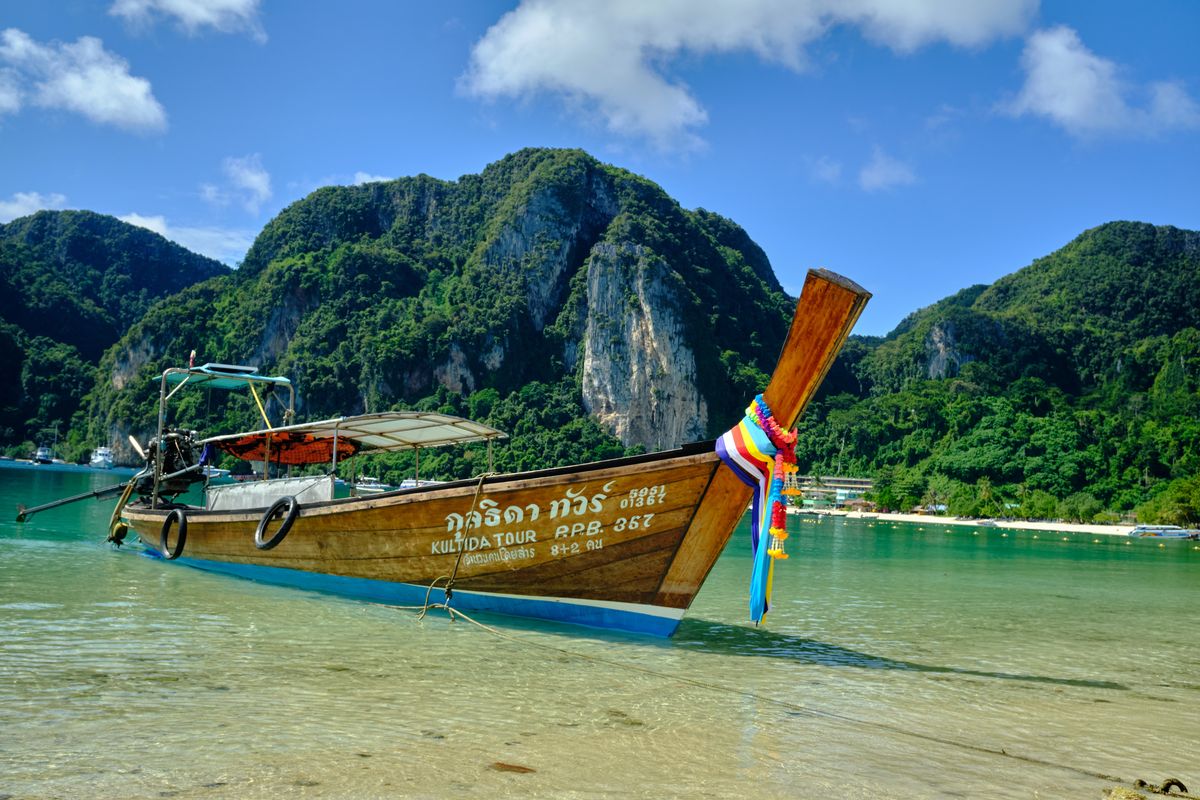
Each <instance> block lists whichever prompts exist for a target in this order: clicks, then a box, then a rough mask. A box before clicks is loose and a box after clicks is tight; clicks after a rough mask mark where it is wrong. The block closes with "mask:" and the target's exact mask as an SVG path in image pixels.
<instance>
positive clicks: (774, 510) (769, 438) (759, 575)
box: [717, 394, 796, 624]
mask: <svg viewBox="0 0 1200 800" xmlns="http://www.w3.org/2000/svg"><path fill="white" fill-rule="evenodd" d="M717 455H719V456H720V457H721V460H722V461H724V462H725V464H726V465H727V466H728V467H729V468H730V469H732V470H733V473H734V475H736V476H737V477H738V479H739V480H740V481H741V482H742V483H744V484H746V485H747V486H749V487H751V488H752V489H755V492H754V502H753V505H752V507H751V512H750V515H751V524H750V545H751V548H752V552H753V554H754V570H753V572H752V574H751V576H750V620H751V621H752V622H754V623H755V624H758V623H760V622H762V619H763V617H764V616H765V615H766V613H767V608H768V606H769V604H770V600H771V579H772V576H773V573H774V568H775V561H776V560H777V559H780V558H787V553H785V552H784V548H783V542H784V540H785V539H787V505H786V504H785V502H784V499H783V494H784V488H783V486H784V481H785V478H786V476H787V475H788V473H792V472H795V471H796V432H795V431H784V430H783V429H782V428H781V427H780V426H779V423H777V422H776V421H775V417H774V416H773V415H772V414H771V409H770V408H769V407H768V406H767V403H766V401H765V400H763V396H762V395H761V394H760V395H758V396H757V397H755V398H754V401H753V402H751V403H750V406H749V407H748V408H747V409H746V416H745V417H743V418H742V421H741V422H739V423H738V424H737V426H735V427H734V428H733V429H732V430H730V431H729V432H728V433H726V434H725V435H724V436H722V437H721V438H720V439H718V440H717Z"/></svg>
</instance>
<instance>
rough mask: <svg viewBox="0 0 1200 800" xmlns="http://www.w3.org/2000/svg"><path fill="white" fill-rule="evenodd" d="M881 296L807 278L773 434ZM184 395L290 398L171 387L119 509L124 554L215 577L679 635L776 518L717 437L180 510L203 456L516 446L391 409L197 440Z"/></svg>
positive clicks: (217, 496) (262, 492)
mask: <svg viewBox="0 0 1200 800" xmlns="http://www.w3.org/2000/svg"><path fill="white" fill-rule="evenodd" d="M869 297H870V294H869V293H868V292H866V291H865V290H864V289H862V288H861V287H859V286H858V285H856V284H855V283H853V282H852V281H850V280H847V279H845V278H843V277H841V276H838V275H835V274H833V273H831V272H828V271H826V270H813V271H810V272H809V273H808V276H807V278H806V281H805V284H804V288H803V291H802V293H801V296H800V299H799V301H798V303H797V307H796V311H795V314H794V317H793V319H792V324H791V328H790V330H789V332H788V336H787V339H786V341H785V343H784V346H783V350H782V352H781V354H780V357H779V360H778V362H777V364H776V367H775V371H774V373H773V374H772V376H771V379H770V382H769V384H768V385H767V387H766V390H765V392H764V394H763V395H762V396H761V397H760V400H759V402H760V404H761V406H762V408H769V409H770V412H768V413H769V414H770V413H773V421H772V423H771V424H772V427H775V426H776V424H777V426H778V428H781V429H783V430H787V429H790V428H792V427H793V426H794V424H795V421H796V419H797V417H799V415H800V413H801V411H802V410H803V409H804V407H805V405H806V404H807V403H808V401H809V400H810V399H811V397H812V396H813V394H814V392H815V391H816V389H817V387H818V386H819V384H820V382H821V380H822V379H823V378H824V376H825V374H826V372H827V371H828V369H829V367H830V365H831V364H832V362H833V360H834V358H835V357H836V355H837V353H838V351H839V350H840V349H841V346H842V344H843V342H844V341H845V339H846V337H847V336H848V335H849V332H850V329H851V328H852V327H853V325H854V322H855V321H856V320H857V318H858V316H859V314H860V313H861V312H862V309H863V307H864V305H865V304H866V301H867V299H868V298H869ZM184 385H191V386H207V387H222V388H229V387H233V386H243V387H248V388H249V389H250V390H251V391H252V392H254V393H255V394H254V397H255V399H256V401H257V400H258V397H259V395H258V393H257V391H256V387H257V388H260V389H261V388H265V387H266V386H271V387H273V388H275V389H280V388H286V389H287V390H289V391H290V390H291V385H290V383H289V382H288V381H287V380H286V379H284V378H275V377H266V376H262V375H259V374H258V373H257V371H256V370H253V369H250V368H242V367H226V366H222V365H206V366H204V367H196V368H192V367H188V368H180V369H169V370H167V371H166V372H164V373H163V375H162V379H161V389H160V411H159V423H158V436H157V438H156V439H154V440H153V441H152V442H151V444H150V447H149V450H150V452H149V454H148V466H147V468H146V470H144V471H143V473H142V474H141V475H140V476H139V477H138V478H136V479H135V480H133V481H131V482H130V484H129V487H128V488H127V489H126V491H125V493H124V495H123V496H122V498H121V500H120V502H119V503H118V505H117V507H116V509H115V510H114V512H113V518H112V524H111V525H110V539H111V540H112V541H115V542H116V543H118V544H120V542H121V541H122V540H123V539H124V537H125V536H126V534H127V533H128V532H129V531H130V530H131V531H133V532H134V533H136V535H137V538H138V539H140V541H141V543H142V545H143V548H144V550H145V551H146V552H147V553H148V554H150V555H154V556H157V557H160V558H162V559H164V560H167V561H174V562H176V563H178V564H185V565H188V566H191V567H197V568H200V569H204V570H210V571H213V572H218V573H224V574H227V575H234V576H239V577H244V578H250V579H255V580H259V581H264V582H269V583H273V584H283V585H288V586H294V587H301V588H306V589H314V590H319V591H325V592H331V593H336V594H339V595H347V596H352V597H357V598H362V599H367V600H372V601H377V602H385V603H395V604H410V603H411V604H418V603H422V602H428V598H429V596H430V592H431V590H432V589H436V590H437V591H438V592H439V594H440V593H443V592H444V595H445V602H446V603H447V604H448V605H449V606H450V607H451V608H456V609H460V610H463V611H484V612H494V613H500V614H509V615H517V616H523V617H533V618H540V619H546V620H556V621H560V622H567V623H576V624H582V625H589V626H595V627H601V628H612V629H618V630H623V631H629V632H639V633H647V634H653V635H659V636H670V635H671V634H672V633H674V632H675V629H676V627H677V626H678V625H679V622H680V620H681V619H682V617H683V614H684V611H685V610H686V609H687V608H688V607H689V606H690V605H691V603H692V600H693V599H694V598H695V596H696V594H697V592H698V591H699V590H700V587H701V585H702V584H703V583H704V580H705V578H706V577H707V576H708V574H709V571H710V570H711V569H712V567H713V564H714V563H715V562H716V560H717V557H718V556H719V555H720V554H721V551H722V550H723V548H724V547H725V544H726V543H727V542H728V540H729V538H730V536H731V534H732V532H733V530H734V528H735V527H736V526H737V523H738V521H739V519H740V518H741V516H742V514H743V513H744V512H745V510H746V508H747V506H748V504H750V501H751V499H752V498H753V499H755V500H756V504H755V508H756V514H759V519H762V518H763V517H762V515H764V514H767V511H766V510H763V511H761V512H759V511H758V507H757V506H758V504H757V500H758V496H757V495H756V494H755V491H756V490H755V488H754V487H753V485H752V484H753V483H754V480H752V479H750V478H748V477H747V474H746V470H742V471H740V472H739V470H738V469H736V468H735V469H729V468H727V467H725V466H724V465H723V464H722V459H723V458H725V459H726V461H727V462H728V463H731V465H733V464H732V462H731V461H729V459H728V458H726V456H727V455H728V454H726V453H724V452H722V454H721V455H718V452H717V450H718V445H719V444H720V442H721V440H718V441H717V442H713V441H709V442H700V443H693V444H687V445H684V446H682V447H680V448H678V449H674V450H668V451H663V452H657V453H651V454H647V455H640V456H634V457H627V458H620V459H614V460H608V461H599V462H594V463H588V464H580V465H576V466H569V467H561V468H554V469H543V470H538V471H533V472H521V473H513V474H491V473H484V474H481V475H480V476H478V477H477V478H473V479H468V480H460V481H455V482H449V483H438V484H432V485H429V484H427V483H425V482H422V481H419V480H417V481H413V482H412V483H411V486H412V488H399V489H397V490H394V491H388V492H382V493H376V494H370V495H369V496H351V497H335V495H334V483H335V478H334V472H333V470H330V471H329V473H328V474H324V475H316V476H304V477H283V478H271V479H262V480H253V481H248V482H245V483H239V484H235V485H229V486H208V487H207V490H206V492H205V497H206V500H205V505H204V506H203V507H200V506H185V505H180V504H178V503H176V502H174V500H175V499H176V498H177V497H178V496H179V495H180V494H181V493H182V492H183V491H184V490H185V489H186V488H187V487H188V486H189V485H191V482H193V481H194V480H197V475H199V474H200V471H201V469H202V467H203V462H204V460H205V459H204V458H203V456H201V457H197V456H196V455H195V449H196V448H198V447H201V446H209V447H218V448H221V449H223V450H224V451H226V452H228V453H233V454H236V455H238V456H239V457H241V458H243V459H245V460H248V461H262V462H264V463H268V464H307V463H313V462H316V461H320V462H321V463H329V464H331V465H332V467H333V468H334V469H336V466H337V463H338V461H339V460H344V459H345V458H347V457H350V456H352V455H354V454H357V453H368V452H379V451H389V450H393V451H394V450H403V449H415V450H416V451H417V456H418V459H419V455H420V451H421V450H422V449H425V448H429V447H436V446H441V445H445V444H451V443H455V442H472V441H474V442H481V441H483V442H487V443H488V447H489V455H490V447H491V443H492V442H493V441H494V440H496V439H499V438H501V437H503V436H504V434H502V433H501V432H500V431H497V430H495V429H493V428H491V427H489V426H487V425H482V424H480V423H477V422H472V421H469V420H464V419H461V418H456V417H449V416H446V415H441V414H427V413H420V412H392V413H386V414H367V415H359V416H353V417H341V418H337V419H331V420H324V421H320V422H314V423H305V424H299V425H295V424H287V423H289V422H290V418H288V417H287V416H286V415H285V419H284V423H285V424H284V425H282V426H280V427H275V428H271V427H269V423H268V427H267V428H265V429H263V430H257V431H251V432H249V433H242V434H233V435H227V436H214V437H210V438H208V439H199V438H198V437H197V436H195V435H193V434H191V433H190V432H187V431H172V430H170V429H168V428H166V427H164V420H165V418H166V404H167V401H168V399H169V398H170V397H171V395H173V394H174V393H175V392H176V391H179V390H180V388H182V387H183V386H184ZM172 386H174V388H170V390H169V387H172ZM260 410H261V403H260ZM265 416H266V415H265V412H264V417H265ZM743 424H746V423H745V421H744V422H743ZM734 433H735V431H731V433H730V434H727V435H726V436H727V437H730V436H731V435H733V434H734ZM755 435H756V436H757V435H758V434H757V433H756V434H755ZM793 435H794V434H793ZM731 441H732V439H731ZM793 441H794V439H793ZM135 444H136V443H135ZM759 458H760V459H763V458H764V457H762V456H761V454H760V455H759ZM750 460H751V461H753V460H754V459H753V458H752V457H751V458H750ZM743 461H745V459H743ZM418 463H419V460H418ZM765 463H767V465H768V466H767V467H766V468H760V470H759V471H760V472H762V473H763V476H765V478H763V476H759V477H758V478H757V480H758V483H759V484H760V486H759V488H760V489H761V490H762V494H763V499H764V500H765V499H767V496H766V492H767V489H766V488H765V487H766V484H767V482H769V478H770V477H771V476H770V474H769V473H770V466H769V465H770V461H769V459H765ZM759 467H761V465H759ZM753 468H758V467H755V465H754V464H751V467H750V468H748V469H749V471H750V472H751V473H753ZM776 477H778V476H776ZM779 484H780V485H781V484H782V480H780V481H779ZM756 531H757V528H756ZM766 531H767V527H766V524H765V523H764V525H763V535H764V536H765V535H767V534H766ZM785 535H786V534H785ZM772 546H775V545H772ZM756 547H757V548H759V549H764V548H766V547H767V543H766V542H757V544H756ZM773 555H778V553H777V552H774V551H773ZM439 599H440V598H439ZM752 605H753V603H752ZM760 605H761V603H760ZM760 611H761V609H760Z"/></svg>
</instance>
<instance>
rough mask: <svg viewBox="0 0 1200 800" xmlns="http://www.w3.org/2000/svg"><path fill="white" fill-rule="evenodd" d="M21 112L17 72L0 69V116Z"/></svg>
mask: <svg viewBox="0 0 1200 800" xmlns="http://www.w3.org/2000/svg"><path fill="white" fill-rule="evenodd" d="M20 110H21V84H20V78H19V76H18V75H17V71H16V70H13V69H0V116H2V115H4V114H15V113H17V112H18V111H20Z"/></svg>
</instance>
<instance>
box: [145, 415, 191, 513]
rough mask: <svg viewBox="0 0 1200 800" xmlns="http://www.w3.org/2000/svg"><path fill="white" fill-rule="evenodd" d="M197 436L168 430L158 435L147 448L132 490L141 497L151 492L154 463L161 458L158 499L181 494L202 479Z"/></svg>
mask: <svg viewBox="0 0 1200 800" xmlns="http://www.w3.org/2000/svg"><path fill="white" fill-rule="evenodd" d="M198 437H199V434H198V433H197V432H196V431H185V430H172V429H167V430H166V431H164V432H163V435H162V439H161V440H160V439H159V438H158V437H157V436H156V437H155V438H153V439H151V440H150V443H149V444H148V445H146V468H145V469H143V470H142V471H141V472H140V473H138V475H137V484H136V485H135V487H134V488H135V491H137V493H138V495H139V496H141V497H143V498H148V497H150V495H152V494H153V493H154V463H155V461H156V460H157V459H159V458H160V453H161V459H162V461H161V467H160V469H161V472H160V473H159V474H160V476H161V477H160V478H159V483H158V496H159V497H160V498H165V497H175V496H176V495H179V494H183V493H184V492H186V491H187V490H188V487H189V486H191V485H192V484H193V483H198V482H200V481H202V480H204V472H203V470H202V469H201V467H202V464H201V463H200V458H199V457H198V456H197V448H198V447H199V445H198V443H197V442H198Z"/></svg>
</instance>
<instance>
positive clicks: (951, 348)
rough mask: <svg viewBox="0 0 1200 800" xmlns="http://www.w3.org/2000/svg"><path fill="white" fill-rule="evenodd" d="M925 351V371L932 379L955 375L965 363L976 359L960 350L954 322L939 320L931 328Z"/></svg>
mask: <svg viewBox="0 0 1200 800" xmlns="http://www.w3.org/2000/svg"><path fill="white" fill-rule="evenodd" d="M925 353H926V355H927V357H928V361H927V363H926V366H925V372H926V374H927V375H928V377H929V379H930V380H935V379H937V378H951V377H954V376H955V375H957V374H958V371H959V370H960V369H962V366H963V365H964V364H968V363H970V362H971V361H974V360H975V359H974V358H973V357H972V356H970V355H967V354H966V353H963V352H962V351H961V350H959V347H958V342H957V341H956V339H955V329H954V323H953V322H939V323H937V324H935V325H934V326H933V327H932V328H930V329H929V336H928V338H927V339H926V340H925Z"/></svg>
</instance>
